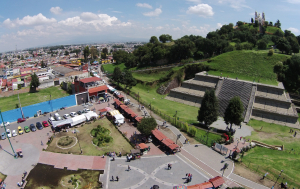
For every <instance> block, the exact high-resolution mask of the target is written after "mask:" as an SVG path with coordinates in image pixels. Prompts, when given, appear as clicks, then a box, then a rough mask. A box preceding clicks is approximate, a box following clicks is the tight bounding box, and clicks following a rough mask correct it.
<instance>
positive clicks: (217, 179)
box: [209, 176, 225, 188]
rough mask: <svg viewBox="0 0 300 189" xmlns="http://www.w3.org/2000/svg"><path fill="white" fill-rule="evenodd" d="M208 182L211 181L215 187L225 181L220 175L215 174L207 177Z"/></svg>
mask: <svg viewBox="0 0 300 189" xmlns="http://www.w3.org/2000/svg"><path fill="white" fill-rule="evenodd" d="M209 182H211V183H212V184H213V185H214V187H215V188H216V187H219V186H221V185H222V184H224V183H225V181H224V179H223V178H222V177H220V176H216V177H215V178H212V179H209Z"/></svg>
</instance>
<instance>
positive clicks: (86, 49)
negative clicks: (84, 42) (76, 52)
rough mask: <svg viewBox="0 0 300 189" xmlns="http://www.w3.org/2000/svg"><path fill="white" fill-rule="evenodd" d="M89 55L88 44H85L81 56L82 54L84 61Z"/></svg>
mask: <svg viewBox="0 0 300 189" xmlns="http://www.w3.org/2000/svg"><path fill="white" fill-rule="evenodd" d="M89 55H90V48H89V46H86V47H85V48H84V50H83V56H84V60H85V61H86V60H87V58H88V56H89Z"/></svg>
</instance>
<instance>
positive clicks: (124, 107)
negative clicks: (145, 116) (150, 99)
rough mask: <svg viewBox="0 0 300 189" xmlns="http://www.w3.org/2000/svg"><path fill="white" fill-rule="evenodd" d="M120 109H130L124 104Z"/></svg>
mask: <svg viewBox="0 0 300 189" xmlns="http://www.w3.org/2000/svg"><path fill="white" fill-rule="evenodd" d="M120 108H121V109H122V110H125V109H127V108H128V106H126V105H123V104H122V105H120Z"/></svg>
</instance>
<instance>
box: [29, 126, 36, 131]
mask: <svg viewBox="0 0 300 189" xmlns="http://www.w3.org/2000/svg"><path fill="white" fill-rule="evenodd" d="M29 128H30V130H31V131H32V132H35V131H36V127H35V126H34V124H30V126H29Z"/></svg>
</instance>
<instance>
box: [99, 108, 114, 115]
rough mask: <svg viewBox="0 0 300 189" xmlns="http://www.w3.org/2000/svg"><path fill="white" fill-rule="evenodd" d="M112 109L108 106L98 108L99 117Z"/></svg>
mask: <svg viewBox="0 0 300 189" xmlns="http://www.w3.org/2000/svg"><path fill="white" fill-rule="evenodd" d="M111 110H112V109H111V108H110V107H106V108H103V109H100V110H99V112H100V113H99V115H100V117H102V116H105V115H106V114H107V112H109V111H111Z"/></svg>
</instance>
